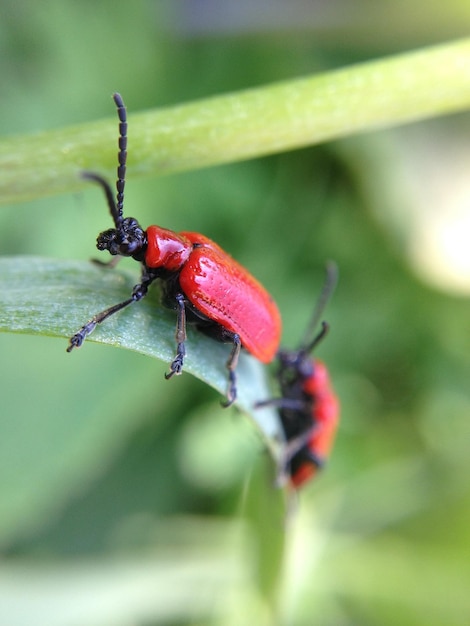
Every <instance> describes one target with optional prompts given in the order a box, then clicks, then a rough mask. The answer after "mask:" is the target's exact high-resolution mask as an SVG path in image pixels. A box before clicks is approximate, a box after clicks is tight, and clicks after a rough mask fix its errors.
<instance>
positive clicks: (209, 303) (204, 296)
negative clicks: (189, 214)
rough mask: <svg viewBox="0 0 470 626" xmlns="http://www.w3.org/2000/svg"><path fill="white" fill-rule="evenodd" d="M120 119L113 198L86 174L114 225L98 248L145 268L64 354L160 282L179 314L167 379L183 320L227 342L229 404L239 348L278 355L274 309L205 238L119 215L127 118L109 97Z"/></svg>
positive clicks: (263, 357)
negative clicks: (143, 224) (124, 297)
mask: <svg viewBox="0 0 470 626" xmlns="http://www.w3.org/2000/svg"><path fill="white" fill-rule="evenodd" d="M113 97H114V101H115V103H116V106H117V110H118V115H119V120H120V124H119V153H118V160H119V166H118V170H117V171H118V180H117V183H116V188H117V195H116V201H114V198H113V192H112V190H111V187H110V186H109V184H108V182H107V181H106V180H105V179H104V178H102V177H101V176H99V175H98V174H94V173H89V172H86V173H85V174H84V177H85V178H87V179H89V180H92V181H95V182H96V183H98V184H99V185H100V186H101V187H102V188H103V190H104V193H105V195H106V199H107V203H108V207H109V210H110V213H111V216H112V218H113V221H114V226H115V227H114V228H111V229H109V230H106V231H104V232H102V233H101V234H100V235H99V236H98V239H97V248H98V250H108V251H109V252H110V254H111V255H113V256H116V255H118V256H129V257H132V258H133V259H135V260H136V261H138V262H140V263H141V265H142V277H141V281H140V283H139V284H138V285H136V286H135V287H134V289H133V291H132V294H131V296H130V297H129V298H128V299H127V300H124V301H123V302H119V303H118V304H115V305H114V306H111V307H109V308H108V309H106V310H104V311H102V312H101V313H98V314H97V315H95V316H94V317H93V318H92V319H91V320H90V321H89V322H87V323H86V324H85V325H84V326H82V328H81V329H80V330H79V331H78V332H77V333H76V334H75V335H74V336H73V337H72V338H71V339H70V343H69V347H68V348H67V351H68V352H70V351H71V350H72V349H73V348H76V347H79V346H81V344H82V343H83V341H84V340H85V338H86V337H87V336H88V335H89V334H90V333H91V332H93V330H94V329H95V327H96V325H97V324H101V323H102V322H103V321H104V320H105V319H107V318H108V317H110V316H111V315H113V314H114V313H117V312H118V311H120V310H121V309H123V308H125V307H127V306H128V305H129V304H132V303H133V302H137V301H139V300H141V299H142V298H143V297H145V296H146V294H147V292H148V288H149V286H150V285H151V284H152V283H153V282H154V281H155V280H156V279H160V281H161V284H162V292H163V293H162V296H163V297H162V300H163V304H164V305H165V306H167V307H169V308H172V309H174V310H176V312H177V325H176V342H177V350H176V356H175V358H174V359H173V361H172V363H171V365H170V371H169V372H168V373H167V374H166V378H171V377H172V376H173V375H174V374H180V373H181V371H182V369H183V364H184V357H185V352H186V349H185V341H186V323H187V322H188V323H191V324H195V325H196V327H197V328H198V329H199V330H201V331H202V332H204V333H206V334H208V335H210V336H211V337H214V338H215V339H217V340H218V341H223V342H226V343H231V344H232V351H231V353H230V356H229V358H228V361H227V368H228V372H229V384H228V391H227V401H226V403H225V406H229V405H230V404H232V402H233V401H234V400H235V399H236V393H237V392H236V377H235V369H236V366H237V362H238V357H239V354H240V349H241V348H242V347H244V348H245V349H246V350H247V351H248V352H250V353H251V354H252V355H253V356H255V357H256V358H258V359H259V360H260V361H262V362H263V363H269V362H270V361H271V360H272V359H273V358H274V356H275V354H276V351H277V348H278V345H279V337H280V334H281V319H280V315H279V311H278V309H277V306H276V304H275V303H274V301H273V299H272V298H271V296H270V295H269V294H268V293H267V292H266V290H265V289H264V287H262V286H261V284H260V283H259V282H258V281H257V280H256V279H255V278H254V277H253V276H252V275H251V274H250V273H249V272H248V271H247V270H246V269H245V268H244V267H242V266H241V265H240V264H239V263H237V262H236V261H235V260H234V259H232V257H231V256H229V255H228V254H227V253H226V252H224V251H223V250H222V248H220V247H219V246H218V245H217V244H216V243H214V242H213V241H211V240H210V239H209V238H207V237H205V236H204V235H200V234H198V233H193V232H181V233H175V232H173V231H171V230H168V229H165V228H161V227H160V226H149V227H148V228H147V230H144V229H143V228H142V227H141V226H140V224H139V223H138V222H137V220H136V219H134V218H133V217H127V218H124V217H123V202H124V185H125V173H126V157H127V118H126V109H125V106H124V103H123V100H122V98H121V96H120V95H119V94H114V96H113Z"/></svg>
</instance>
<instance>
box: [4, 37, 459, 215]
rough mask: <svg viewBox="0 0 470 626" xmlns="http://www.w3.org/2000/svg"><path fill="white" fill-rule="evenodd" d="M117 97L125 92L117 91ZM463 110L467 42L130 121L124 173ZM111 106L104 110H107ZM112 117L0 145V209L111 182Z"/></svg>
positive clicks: (173, 167)
mask: <svg viewBox="0 0 470 626" xmlns="http://www.w3.org/2000/svg"><path fill="white" fill-rule="evenodd" d="M123 95H124V97H125V95H126V94H123ZM469 106H470V39H465V40H461V41H457V42H453V43H450V44H446V45H441V46H436V47H431V48H426V49H423V50H421V51H418V52H411V53H407V54H402V55H398V56H395V57H392V58H389V59H385V60H380V61H372V62H368V63H362V64H359V65H355V66H351V67H348V68H345V69H341V70H336V71H332V72H328V73H325V74H319V75H316V76H313V77H307V78H302V79H296V80H290V81H286V82H282V83H277V84H273V85H269V86H266V87H260V88H258V89H251V90H247V91H242V92H238V93H233V94H228V95H223V96H218V97H214V98H209V99H207V100H200V101H197V102H193V103H190V104H185V105H182V106H177V107H173V108H168V109H159V110H153V111H150V112H146V113H138V114H133V115H131V116H130V139H129V142H130V146H129V149H130V159H129V164H130V174H131V175H142V176H143V175H146V176H148V175H157V174H160V175H161V174H167V173H171V172H176V171H181V170H189V169H195V168H199V167H203V166H208V165H216V164H220V163H227V162H231V161H237V160H241V159H246V158H250V157H256V156H262V155H265V154H270V153H274V152H280V151H283V150H289V149H293V148H299V147H302V146H307V145H313V144H316V143H319V142H321V141H326V140H331V139H335V138H339V137H345V136H349V135H352V134H354V133H359V132H364V131H370V130H374V129H377V128H384V127H390V126H396V125H398V124H403V123H406V122H411V121H416V120H421V119H425V118H428V117H432V116H436V115H442V114H445V113H451V112H455V111H459V110H464V109H466V108H468V107H469ZM110 107H111V103H110ZM116 135H117V122H116V116H115V115H114V116H113V117H110V118H109V119H107V120H103V121H99V122H94V123H89V124H83V125H80V126H74V127H69V128H63V129H59V130H55V131H48V132H45V133H42V134H39V135H35V136H26V137H16V138H12V139H7V140H5V141H3V142H2V143H1V144H0V172H1V177H0V202H3V203H7V202H14V201H20V200H28V199H31V198H35V197H38V196H45V195H50V194H56V193H65V192H70V191H73V190H76V189H78V188H79V187H80V186H81V185H82V184H84V183H82V182H81V181H80V179H79V177H78V173H79V171H80V170H83V169H92V170H96V169H99V170H100V171H102V172H103V173H105V174H108V175H109V176H111V177H113V176H114V170H115V161H116V141H117V137H116Z"/></svg>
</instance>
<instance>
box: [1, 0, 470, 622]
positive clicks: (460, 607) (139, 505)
mask: <svg viewBox="0 0 470 626" xmlns="http://www.w3.org/2000/svg"><path fill="white" fill-rule="evenodd" d="M420 9H422V4H421V3H417V2H416V3H413V2H411V3H409V2H407V3H404V2H387V1H383V2H381V3H377V4H375V3H369V2H366V1H365V0H364V1H363V2H360V1H353V2H340V1H336V2H330V3H328V4H327V3H320V2H310V3H309V2H305V1H303V2H302V1H300V0H295V1H294V2H292V3H289V5H288V4H287V3H286V2H284V3H283V2H267V0H264V1H262V0H257V1H254V2H248V1H242V2H238V3H230V4H229V3H217V2H215V1H214V0H211V1H210V0H205V1H197V2H195V1H193V2H191V1H190V0H187V1H186V2H184V1H182V0H180V1H174V2H163V1H162V2H155V1H154V2H152V1H150V0H148V1H143V0H134V1H133V2H132V3H128V2H126V3H124V2H115V1H114V2H112V1H111V0H97V1H95V2H90V1H84V0H78V1H75V2H70V1H64V0H45V1H44V2H41V3H33V2H32V1H23V2H18V1H17V0H0V17H1V19H0V75H1V77H2V81H1V82H2V88H1V94H0V132H1V134H2V135H4V136H7V135H14V134H18V133H33V132H36V131H40V130H41V131H42V130H46V129H52V128H59V127H61V126H65V125H69V124H77V123H80V122H85V121H89V120H94V119H98V118H101V117H105V116H110V115H112V114H113V104H112V100H111V98H110V96H111V94H112V93H113V92H114V91H117V90H118V91H120V92H121V93H122V95H123V97H124V99H125V101H126V104H127V106H128V109H129V111H131V112H135V111H139V110H142V109H145V108H152V107H155V106H160V105H161V106H163V105H172V104H176V103H180V102H185V101H191V100H193V99H196V98H202V97H206V96H210V95H214V94H220V93H223V92H229V91H234V90H237V89H243V88H246V87H251V86H259V85H263V84H267V83H269V82H272V81H276V80H281V79H287V78H293V77H296V76H301V75H305V74H312V73H315V72H320V71H325V70H328V69H333V68H336V67H341V66H344V65H347V64H350V63H352V62H356V61H361V60H368V59H373V58H378V57H380V56H384V55H388V54H394V53H398V52H401V51H405V50H410V49H414V48H417V47H420V46H424V45H427V44H433V43H438V42H442V41H445V40H448V39H453V38H456V37H460V36H463V35H465V34H466V33H467V32H468V27H469V25H470V8H469V7H468V3H467V2H457V1H455V0H454V1H451V2H448V3H446V5H445V9H444V8H443V7H442V6H441V3H437V2H429V3H427V10H426V12H423V11H422V10H420ZM444 10H445V14H444ZM469 126H470V115H469V114H460V115H454V116H452V117H448V118H445V119H444V118H443V119H440V120H435V121H428V122H426V123H420V124H414V125H410V126H407V127H403V128H400V129H396V130H389V131H382V132H377V133H374V134H368V135H367V136H359V137H354V138H350V139H347V140H344V141H338V142H335V143H334V144H330V145H323V146H317V147H313V148H310V149H304V150H298V151H295V152H291V153H287V154H281V155H275V156H271V157H269V158H263V159H257V160H253V161H249V162H244V163H237V164H233V165H227V166H223V167H217V168H211V169H207V170H204V171H197V172H190V173H185V174H181V175H178V176H172V177H167V178H160V179H151V180H132V178H131V179H130V183H129V184H128V188H127V194H126V203H127V211H128V213H130V214H132V215H136V216H137V217H138V218H139V220H140V221H141V222H142V224H151V223H157V224H161V225H163V226H166V227H168V228H171V229H174V230H177V231H178V230H195V231H199V232H202V233H204V234H206V235H207V236H209V237H211V238H213V239H215V240H216V241H217V242H219V243H220V244H221V245H222V246H223V247H224V248H225V249H227V250H228V251H230V252H231V253H232V254H233V255H234V256H235V257H236V258H237V259H238V260H240V261H241V262H242V263H243V264H244V265H245V266H247V267H248V268H250V270H251V271H252V272H253V274H254V275H255V276H257V277H259V278H260V280H261V281H262V282H263V283H264V284H265V285H266V286H267V288H268V289H269V290H270V292H271V293H272V294H273V295H274V297H275V298H276V300H277V301H278V303H279V306H280V309H281V311H282V314H283V318H284V337H283V344H284V345H286V346H293V345H296V343H297V342H298V340H299V338H300V336H301V334H302V332H303V329H304V326H305V324H306V322H307V320H308V318H309V315H310V312H311V310H312V307H313V304H314V302H315V299H316V296H317V294H318V292H319V289H320V285H321V283H322V280H323V267H324V263H325V260H327V259H335V260H336V262H337V263H338V266H339V270H340V283H339V286H338V288H337V291H336V293H335V295H334V297H333V299H332V301H331V303H330V304H329V308H328V311H327V314H326V317H327V319H328V320H329V322H330V324H331V328H332V330H331V333H330V335H329V337H328V340H327V341H325V342H324V344H323V345H322V346H321V348H320V349H319V350H318V354H319V356H320V357H321V358H322V359H324V360H325V361H327V363H328V365H329V367H330V371H331V374H332V377H333V380H334V382H335V386H336V389H337V391H338V394H339V396H340V399H341V403H342V422H341V428H340V432H339V435H338V441H337V445H336V448H335V450H334V453H333V456H332V459H331V462H330V464H329V466H328V469H327V471H326V472H324V473H323V474H322V475H321V476H320V478H319V479H318V480H317V481H316V482H315V483H312V484H311V485H309V486H307V487H306V488H305V489H304V490H303V491H302V493H301V494H300V496H299V498H298V501H294V500H293V501H292V502H290V503H288V508H289V511H290V512H289V514H288V515H287V517H285V516H284V513H283V511H282V506H280V504H279V499H280V498H282V494H281V495H280V494H279V492H275V490H274V489H273V487H272V485H271V480H272V471H270V470H272V468H269V467H266V466H265V465H266V464H265V461H266V459H265V455H264V454H263V449H262V446H261V444H260V441H259V439H258V436H257V434H256V433H255V432H254V429H253V428H252V426H251V425H250V424H249V423H248V422H247V421H246V420H245V418H244V417H242V416H241V415H239V414H238V413H237V412H236V411H235V410H231V411H223V410H222V409H221V408H220V405H219V397H218V394H216V393H215V392H214V391H213V390H211V389H209V388H206V387H205V386H204V385H203V384H202V383H200V382H199V381H197V380H195V379H193V378H192V377H190V376H189V375H185V376H182V377H181V378H179V379H178V380H173V381H171V382H170V383H168V382H165V381H164V380H163V372H164V371H165V368H166V365H165V364H163V363H159V362H157V361H154V360H151V359H148V358H145V357H142V356H139V355H136V354H133V353H130V352H125V351H123V350H117V349H113V348H110V347H105V346H99V345H94V344H92V343H90V344H88V345H87V346H86V349H84V350H82V351H80V352H79V353H77V354H73V356H68V355H66V353H65V347H66V344H65V343H64V341H62V340H57V339H50V338H44V337H32V336H21V335H6V334H4V335H2V336H1V337H0V353H1V359H0V369H1V377H0V397H1V398H2V404H1V413H0V414H1V417H0V438H1V442H2V443H1V449H2V455H1V457H0V553H1V560H0V581H1V583H0V623H2V624H8V625H9V626H23V625H24V626H26V625H29V624H35V625H36V626H37V625H38V624H47V625H48V626H56V625H57V626H59V625H60V626H64V625H67V626H68V625H71V626H72V625H80V626H88V625H100V626H101V625H106V624H113V625H116V624H118V625H121V624H122V625H124V626H126V625H142V626H150V625H154V624H155V625H156V624H171V625H177V624H178V625H180V624H181V625H182V624H208V625H209V624H211V625H212V624H217V625H218V624H220V625H224V626H225V625H235V624H249V623H256V624H272V623H280V624H295V625H297V624H298V625H311V624H322V626H324V625H335V626H336V625H340V624H341V625H345V626H346V625H353V624H361V626H364V625H367V624H371V625H376V624H381V625H387V624H398V623H399V624H402V625H403V624H410V625H411V624H413V625H415V624H416V625H421V624H422V625H423V626H424V625H426V626H432V625H434V624H436V625H441V624H446V625H454V624H455V625H458V624H462V625H463V624H468V619H469V617H468V616H469V615H470V596H469V594H468V588H469V586H470V569H469V567H468V561H469V556H470V532H469V527H470V526H469V521H470V519H469V514H470V489H469V483H468V479H467V477H468V475H469V470H470V454H469V450H470V392H469V385H468V379H469V372H470V369H469V366H470V357H469V354H470V351H469V348H470V332H469V331H470V322H469V319H470V317H469V313H470V305H469V302H468V294H469V292H470V252H469V248H468V233H469V227H470V183H469V180H470V177H469V175H468V173H469V171H470V156H469V155H470V142H469V139H468V138H469V136H470V135H469V133H468V132H467V131H468V130H470V128H469ZM129 142H130V146H129V150H130V152H129V166H130V171H131V174H132V127H130V129H129ZM0 176H1V172H0ZM97 199H98V200H99V204H97ZM109 226H110V224H109V217H108V215H107V213H106V209H105V206H104V203H103V202H102V199H101V197H99V196H98V194H97V193H96V191H95V190H91V191H90V192H88V191H85V192H83V193H80V194H71V195H69V196H60V197H51V198H46V199H42V200H38V201H35V202H29V203H25V204H20V205H15V206H8V207H1V210H0V252H1V254H2V255H17V254H18V255H41V256H47V257H54V258H71V259H88V258H90V257H92V256H94V255H95V247H94V245H95V238H96V235H97V233H98V232H99V231H101V230H103V229H104V228H108V227H109ZM134 265H135V264H134ZM129 269H133V270H134V271H136V270H137V268H136V267H133V265H132V264H130V265H129ZM51 306H52V307H57V306H60V302H51ZM284 542H285V543H284ZM283 551H284V554H283ZM281 562H282V563H281ZM273 597H274V598H275V600H273Z"/></svg>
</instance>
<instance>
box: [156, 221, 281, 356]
mask: <svg viewBox="0 0 470 626" xmlns="http://www.w3.org/2000/svg"><path fill="white" fill-rule="evenodd" d="M145 264H146V265H147V267H149V268H158V267H165V269H167V270H171V271H178V270H179V275H178V281H179V285H180V287H181V290H182V292H183V293H185V294H186V296H187V298H188V300H189V302H190V303H191V305H193V306H194V307H195V308H196V309H197V311H199V312H200V313H202V314H204V315H205V316H207V317H208V318H209V319H211V320H212V321H214V322H216V323H217V324H220V325H221V326H222V327H223V328H225V329H226V330H229V331H230V332H232V333H235V334H238V335H239V336H240V339H241V342H242V345H243V347H244V348H245V349H246V350H248V352H250V354H252V355H253V356H254V357H256V358H257V359H259V360H260V361H262V362H263V363H270V362H271V361H272V360H273V358H274V356H275V354H276V351H277V348H278V346H279V336H280V329H281V318H280V315H279V311H278V308H277V306H276V304H275V303H274V300H273V299H272V298H271V296H270V295H269V294H268V293H267V291H266V290H265V289H264V287H263V286H262V285H261V284H260V283H259V282H258V281H257V280H256V279H255V278H254V277H253V276H252V275H251V274H250V273H249V272H247V270H246V269H245V268H244V267H243V266H242V265H240V264H239V263H237V261H235V260H234V259H233V258H232V257H231V256H230V255H228V254H227V253H226V252H225V251H224V250H222V248H221V247H220V246H218V245H217V244H216V243H215V242H214V241H212V240H211V239H209V238H208V237H205V236H204V235H201V234H199V233H193V232H186V231H183V232H181V233H173V232H172V231H168V230H166V229H163V228H160V227H159V226H149V227H148V228H147V251H146V254H145Z"/></svg>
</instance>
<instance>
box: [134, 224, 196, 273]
mask: <svg viewBox="0 0 470 626" xmlns="http://www.w3.org/2000/svg"><path fill="white" fill-rule="evenodd" d="M147 243H148V245H147V250H146V253H145V264H146V265H147V267H149V268H154V269H157V268H162V269H165V270H167V271H168V272H177V271H179V270H181V268H182V267H183V265H184V264H185V263H186V261H187V260H188V259H189V257H190V255H191V252H192V250H193V244H192V243H191V242H190V241H189V239H187V238H186V237H184V236H183V235H178V234H177V233H175V232H173V231H172V230H168V229H167V228H161V227H160V226H149V227H148V229H147Z"/></svg>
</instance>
